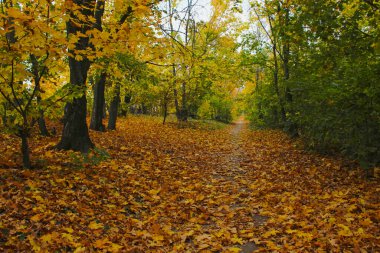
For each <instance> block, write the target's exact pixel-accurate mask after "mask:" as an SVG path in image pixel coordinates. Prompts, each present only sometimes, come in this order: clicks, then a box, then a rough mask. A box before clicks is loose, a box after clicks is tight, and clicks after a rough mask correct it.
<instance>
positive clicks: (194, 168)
mask: <svg viewBox="0 0 380 253" xmlns="http://www.w3.org/2000/svg"><path fill="white" fill-rule="evenodd" d="M194 126H195V127H194ZM194 126H193V127H184V128H179V127H177V126H176V125H175V124H169V125H166V126H163V125H162V124H161V123H160V122H159V120H157V119H152V118H145V117H130V118H128V119H125V120H121V121H119V125H118V127H119V130H118V131H110V132H106V133H96V132H91V137H92V139H93V140H94V142H95V143H96V144H97V146H98V147H101V148H102V149H104V150H105V151H107V152H108V153H109V155H110V156H111V158H110V159H108V160H106V161H103V162H101V163H99V164H97V165H96V163H97V162H98V161H97V158H96V157H93V158H90V159H85V160H83V159H82V157H81V156H80V155H79V154H75V153H72V152H59V151H55V150H53V149H52V147H53V145H54V144H55V143H57V140H58V136H55V137H49V138H42V137H38V138H35V139H33V140H32V141H31V146H32V150H33V151H32V152H33V160H34V161H37V165H38V166H37V169H35V170H21V169H15V162H14V161H17V162H19V160H20V157H19V154H18V140H15V139H14V138H11V137H9V136H7V135H1V136H0V141H1V142H0V143H1V146H0V167H1V169H0V173H1V174H0V193H1V198H0V251H1V252H8V251H9V252H12V251H24V252H30V251H35V252H95V251H96V252H97V251H103V252H118V251H119V252H240V251H242V252H252V251H253V250H256V251H257V252H260V251H261V252H276V251H277V252H326V251H327V252H379V251H380V229H379V227H380V226H379V221H380V204H379V203H380V202H379V199H380V185H379V181H375V180H372V181H369V180H366V179H364V178H363V176H362V174H363V173H362V171H360V170H359V169H355V168H348V167H352V166H351V165H350V164H347V163H345V162H343V161H341V160H339V159H337V158H332V157H330V158H328V157H322V156H318V155H314V154H309V153H307V152H305V151H302V150H301V149H298V148H296V145H295V144H294V142H292V141H291V140H290V139H289V138H287V137H286V136H285V135H284V134H283V133H281V132H278V131H250V130H248V127H247V124H246V123H245V122H238V123H237V124H235V125H232V126H227V127H225V128H219V127H211V128H208V127H207V125H206V124H204V125H202V126H201V127H196V125H194ZM98 156H100V157H103V156H104V157H105V156H106V154H103V151H102V150H100V151H98Z"/></svg>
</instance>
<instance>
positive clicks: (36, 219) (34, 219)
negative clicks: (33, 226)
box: [30, 213, 43, 222]
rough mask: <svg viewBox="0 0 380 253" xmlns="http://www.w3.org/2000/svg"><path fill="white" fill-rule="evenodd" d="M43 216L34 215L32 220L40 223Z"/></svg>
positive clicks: (39, 214)
mask: <svg viewBox="0 0 380 253" xmlns="http://www.w3.org/2000/svg"><path fill="white" fill-rule="evenodd" d="M42 217H43V215H42V214H41V213H38V214H36V215H34V216H33V217H32V218H30V220H31V221H34V222H38V221H40V220H41V219H42Z"/></svg>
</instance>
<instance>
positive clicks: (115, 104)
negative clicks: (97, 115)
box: [107, 85, 120, 130]
mask: <svg viewBox="0 0 380 253" xmlns="http://www.w3.org/2000/svg"><path fill="white" fill-rule="evenodd" d="M119 104H120V86H119V85H116V87H115V94H114V96H113V98H112V101H111V104H110V112H109V117H108V126H107V128H108V129H109V130H116V120H117V111H118V108H119Z"/></svg>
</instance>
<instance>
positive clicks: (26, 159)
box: [20, 133, 32, 169]
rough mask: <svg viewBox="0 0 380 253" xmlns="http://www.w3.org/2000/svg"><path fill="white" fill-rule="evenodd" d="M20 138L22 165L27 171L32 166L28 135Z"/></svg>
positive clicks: (24, 134) (22, 135)
mask: <svg viewBox="0 0 380 253" xmlns="http://www.w3.org/2000/svg"><path fill="white" fill-rule="evenodd" d="M20 137H21V153H22V164H23V167H24V168H25V169H30V168H31V167H32V165H31V163H30V151H29V144H28V135H27V134H26V133H21V134H20Z"/></svg>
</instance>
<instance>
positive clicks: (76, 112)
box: [57, 0, 95, 153]
mask: <svg viewBox="0 0 380 253" xmlns="http://www.w3.org/2000/svg"><path fill="white" fill-rule="evenodd" d="M73 2H74V4H76V5H78V7H79V10H78V11H75V12H74V11H71V12H70V19H69V21H68V22H67V23H66V29H67V35H68V37H70V36H76V35H77V33H78V32H80V33H82V34H86V32H87V31H89V30H90V29H91V28H92V25H91V23H90V22H85V21H84V20H82V18H79V17H78V15H83V16H85V17H87V18H88V19H90V18H91V17H94V13H93V9H94V6H95V1H94V0H90V1H89V0H74V1H73ZM78 22H80V23H79V24H78ZM89 47H90V45H89V37H88V36H81V37H80V38H79V40H78V42H77V43H76V44H75V48H74V49H73V50H69V55H71V56H69V57H68V58H69V67H70V83H71V85H72V86H73V88H74V89H78V90H79V91H80V92H81V93H82V95H81V96H80V97H76V98H74V99H73V101H72V102H68V103H67V104H66V106H65V115H64V127H63V131H62V137H61V141H60V142H59V143H58V144H57V148H58V149H64V150H69V149H72V150H75V151H80V152H83V153H87V152H88V151H89V149H90V148H92V147H94V144H93V143H92V141H91V140H90V136H89V134H88V127H87V123H86V115H87V99H86V80H87V73H88V70H89V68H90V61H89V59H88V58H87V57H86V55H80V58H82V59H78V57H76V56H78V53H77V52H81V51H85V50H87V49H88V48H89Z"/></svg>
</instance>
